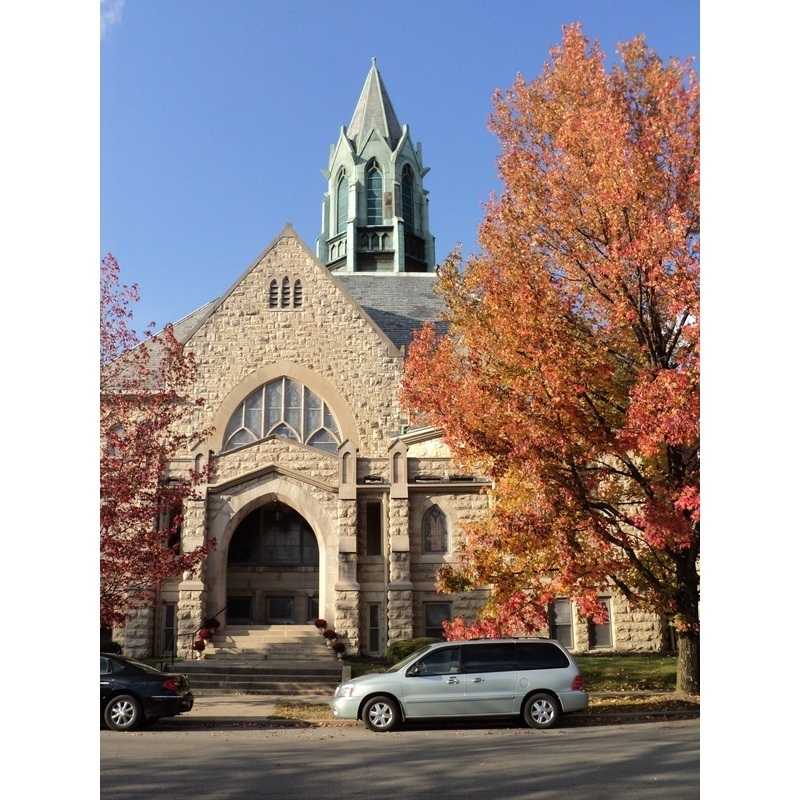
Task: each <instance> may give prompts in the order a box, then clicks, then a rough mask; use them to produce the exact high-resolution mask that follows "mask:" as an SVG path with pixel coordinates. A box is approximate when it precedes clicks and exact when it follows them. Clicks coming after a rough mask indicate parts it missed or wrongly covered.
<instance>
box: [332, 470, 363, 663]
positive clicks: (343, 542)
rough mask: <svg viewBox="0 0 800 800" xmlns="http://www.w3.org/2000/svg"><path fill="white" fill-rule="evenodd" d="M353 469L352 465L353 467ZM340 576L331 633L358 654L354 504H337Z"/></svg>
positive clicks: (340, 502) (357, 590)
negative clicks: (336, 635)
mask: <svg viewBox="0 0 800 800" xmlns="http://www.w3.org/2000/svg"><path fill="white" fill-rule="evenodd" d="M353 468H354V469H355V465H354V467H353ZM338 517H339V558H338V567H339V575H338V579H337V582H336V619H335V620H334V629H335V630H336V632H337V633H338V634H339V638H340V640H341V641H343V642H344V644H345V645H346V646H347V652H348V653H357V652H358V650H359V624H358V600H359V588H360V587H359V585H358V573H357V568H358V548H357V541H358V540H357V536H356V501H355V499H352V500H342V499H340V500H339V501H338Z"/></svg>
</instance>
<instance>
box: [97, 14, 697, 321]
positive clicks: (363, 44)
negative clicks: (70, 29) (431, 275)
mask: <svg viewBox="0 0 800 800" xmlns="http://www.w3.org/2000/svg"><path fill="white" fill-rule="evenodd" d="M103 6H104V9H105V11H106V16H105V23H106V24H105V25H104V32H103V38H102V41H101V70H102V71H101V78H102V88H101V98H102V106H101V125H102V129H101V136H102V146H101V157H102V178H101V193H102V194H101V201H102V221H101V228H102V241H101V249H102V252H103V253H105V252H108V251H111V252H112V253H113V254H114V255H115V256H116V257H117V259H118V260H119V261H120V263H121V265H122V270H123V278H124V279H125V280H126V281H129V282H130V281H136V282H138V283H139V285H140V286H141V290H142V301H141V303H140V304H139V308H138V311H137V316H136V325H137V327H139V328H141V327H143V326H144V324H145V323H147V322H148V321H150V320H154V321H155V322H156V323H157V324H158V325H159V326H160V325H161V324H163V323H164V322H167V321H169V320H173V321H174V320H176V319H179V318H180V317H181V316H183V315H185V314H186V313H188V312H189V311H191V310H192V309H194V308H196V307H198V306H200V305H202V304H203V303H205V302H206V301H208V300H210V299H211V298H213V297H216V296H218V295H219V294H220V293H222V292H224V291H225V290H226V289H227V288H228V287H229V286H230V284H231V283H232V282H233V281H234V280H235V279H236V278H237V277H238V276H239V275H240V274H241V272H242V271H243V270H244V269H245V267H246V266H247V265H248V264H249V263H250V262H251V261H252V260H253V259H254V258H255V257H256V256H257V255H258V253H259V252H260V251H261V249H263V247H265V246H266V245H267V244H268V243H269V242H270V241H271V240H272V238H273V237H274V236H275V235H276V234H277V233H278V231H279V230H280V229H281V228H282V227H283V225H284V223H286V222H287V221H291V222H292V224H293V225H294V226H295V228H296V229H297V231H298V233H299V234H300V235H301V236H302V237H303V238H304V239H305V240H306V242H307V243H308V244H309V245H310V246H312V247H313V245H314V241H315V238H316V235H317V233H318V230H319V220H320V202H321V199H322V194H323V191H324V188H325V184H324V180H323V177H322V175H321V174H320V170H321V169H322V168H323V167H325V165H326V161H327V156H328V149H329V146H330V144H331V143H333V142H334V141H335V140H336V137H337V134H338V129H339V126H340V125H342V124H347V122H349V120H350V115H351V114H352V111H353V107H354V105H355V102H356V99H357V98H358V94H359V91H360V89H361V85H362V83H363V81H364V78H365V76H366V73H367V70H368V68H369V63H370V57H372V56H376V57H377V59H378V64H379V67H380V70H381V73H382V75H383V78H384V81H385V83H386V86H387V89H388V91H389V94H390V96H391V98H392V102H393V105H394V107H395V110H396V111H397V114H398V117H399V118H400V121H401V122H405V123H408V124H409V126H410V128H411V134H412V137H413V139H414V140H415V141H422V144H423V153H424V157H425V160H426V162H427V164H428V166H430V167H431V171H430V173H429V174H428V176H427V177H426V182H425V185H426V188H427V189H428V190H429V191H430V199H431V206H430V215H431V227H432V229H433V232H434V234H435V236H436V249H437V258H438V260H441V259H442V258H443V257H444V256H445V255H446V254H447V252H448V251H449V250H450V249H451V248H452V247H453V246H454V245H455V244H456V243H457V242H463V244H464V246H465V249H466V251H467V252H469V251H470V250H472V249H474V247H475V235H476V229H477V226H478V224H479V222H480V220H481V217H482V204H483V202H484V201H485V200H486V198H487V197H488V195H489V193H490V192H491V191H492V190H493V189H497V188H498V186H499V184H498V181H497V171H496V165H495V158H496V155H497V146H496V141H495V139H494V137H493V136H492V134H490V133H489V132H488V130H487V127H486V123H487V118H488V115H489V111H490V98H491V94H492V91H493V90H494V89H495V88H498V87H503V88H504V87H507V86H509V85H510V83H511V82H512V81H513V79H514V76H515V75H516V73H517V72H521V73H522V74H523V75H524V76H525V77H526V78H528V79H530V78H533V77H535V76H536V75H537V74H538V73H539V72H540V70H541V67H542V65H543V63H544V62H545V60H546V59H547V55H548V49H549V48H550V47H551V46H552V45H554V44H556V43H557V42H558V41H559V39H560V35H561V26H562V25H563V24H565V23H567V22H572V21H581V22H582V23H583V25H584V30H585V32H586V33H587V35H589V36H590V37H591V38H598V39H599V40H600V42H601V44H602V46H603V48H604V49H605V51H606V53H607V54H609V55H612V54H613V50H614V46H615V45H616V44H617V43H618V42H620V41H624V40H626V39H629V38H631V37H632V36H634V35H636V34H638V33H644V34H645V35H646V36H647V39H648V42H649V43H650V44H651V45H652V46H653V47H655V49H656V50H657V51H658V52H659V54H660V55H661V56H662V57H665V58H666V57H669V56H677V57H680V58H685V57H688V56H692V57H695V58H697V57H698V55H699V16H698V14H699V12H698V4H697V2H696V0H670V1H669V2H666V1H665V0H647V2H643V1H642V0H633V1H631V2H629V1H628V0H624V1H623V0H614V1H613V2H606V1H605V0H583V1H582V2H578V1H576V2H557V3H553V2H543V1H539V0H529V1H528V2H521V1H519V0H495V2H476V1H473V0H461V2H449V1H448V2H430V1H429V2H406V3H403V4H400V5H395V6H380V5H374V4H369V3H363V2H361V3H354V2H348V1H347V0H340V1H339V2H337V3H336V4H331V3H323V2H311V1H310V0H304V1H301V0H296V1H295V2H267V1H266V0H260V1H256V0H231V2H226V3H220V2H218V1H214V0H127V2H126V1H125V0H103ZM382 12H383V13H382Z"/></svg>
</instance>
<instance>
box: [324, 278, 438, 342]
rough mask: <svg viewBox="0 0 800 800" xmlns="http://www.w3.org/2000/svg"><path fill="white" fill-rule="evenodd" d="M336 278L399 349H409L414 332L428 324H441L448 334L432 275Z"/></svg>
mask: <svg viewBox="0 0 800 800" xmlns="http://www.w3.org/2000/svg"><path fill="white" fill-rule="evenodd" d="M333 277H334V278H335V279H336V280H337V281H339V283H341V284H342V286H344V287H345V289H347V291H348V292H349V293H350V295H351V297H352V298H353V299H354V300H355V301H356V302H357V303H358V304H359V305H360V306H361V307H362V308H363V309H364V311H366V312H367V314H369V315H370V317H372V320H373V321H374V322H375V324H376V325H377V326H378V327H379V328H380V329H381V330H382V331H383V332H384V333H385V334H386V335H387V336H388V337H389V339H391V341H392V343H393V344H394V345H395V346H397V347H407V346H408V344H409V343H410V342H411V337H412V336H413V334H414V331H415V330H417V329H418V328H421V327H422V325H423V323H425V322H434V323H437V324H436V328H437V330H438V331H439V332H440V333H441V332H444V329H445V327H446V326H445V323H443V322H441V318H442V310H443V308H444V304H443V302H442V300H441V299H440V298H439V296H438V295H436V294H435V293H434V291H433V284H434V278H435V276H434V275H433V274H431V273H425V274H422V273H413V272H400V273H394V274H391V275H374V274H372V275H370V274H365V273H357V274H348V275H337V274H336V273H333Z"/></svg>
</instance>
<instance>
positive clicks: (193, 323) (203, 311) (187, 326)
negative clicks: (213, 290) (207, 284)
mask: <svg viewBox="0 0 800 800" xmlns="http://www.w3.org/2000/svg"><path fill="white" fill-rule="evenodd" d="M221 299H222V298H220V297H217V298H216V299H214V300H211V301H209V302H208V303H206V304H205V305H204V306H200V308H196V309H195V310H194V311H192V312H191V313H190V314H187V315H186V316H185V317H183V318H182V319H179V320H178V321H177V322H176V323H175V324H174V325H173V326H172V332H173V333H174V334H175V338H176V339H177V340H178V341H179V342H181V343H184V342H186V341H187V340H188V339H189V337H190V336H191V335H192V334H193V333H194V332H195V331H196V330H197V329H198V328H199V327H200V326H201V325H202V324H203V323H204V322H205V321H206V320H207V319H208V318H209V317H210V316H211V312H212V311H213V310H214V309H215V308H216V307H217V304H218V303H219V301H220V300H221Z"/></svg>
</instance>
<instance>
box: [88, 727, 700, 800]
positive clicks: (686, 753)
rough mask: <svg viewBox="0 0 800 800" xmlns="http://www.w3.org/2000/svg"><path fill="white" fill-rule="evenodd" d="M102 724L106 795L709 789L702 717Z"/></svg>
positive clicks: (557, 794) (645, 795)
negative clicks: (371, 726) (528, 724)
mask: <svg viewBox="0 0 800 800" xmlns="http://www.w3.org/2000/svg"><path fill="white" fill-rule="evenodd" d="M187 721H188V718H187V719H185V720H184V719H181V720H175V721H172V722H170V723H163V724H160V725H158V726H156V727H154V728H153V729H152V730H144V731H140V732H134V733H127V734H119V733H113V732H110V731H103V732H102V733H101V778H100V783H101V791H102V797H103V798H104V800H142V798H146V797H159V796H163V797H167V798H169V800H184V799H185V800H189V798H191V800H223V799H224V800H240V799H241V800H245V799H247V800H249V799H250V798H282V800H294V799H297V798H348V800H354V799H355V798H378V797H398V798H401V797H402V798H403V800H406V799H407V798H430V797H435V798H437V800H445V798H464V797H469V798H484V797H486V798H489V797H491V798H494V799H495V800H505V798H537V799H539V798H542V799H545V798H554V799H555V798H563V797H567V796H568V797H569V798H570V800H580V799H581V798H586V799H587V800H589V799H591V800H602V799H603V798H609V799H610V798H621V797H627V798H632V799H633V800H651V799H655V798H664V800H680V799H681V798H695V797H698V796H699V721H698V720H684V721H672V722H649V723H638V724H627V725H605V726H599V727H589V728H559V729H556V730H552V731H533V730H528V729H527V728H524V727H521V726H519V725H517V724H513V723H491V722H489V723H483V724H481V725H476V724H475V723H457V722H453V723H447V724H438V723H437V724H427V725H417V726H415V727H414V728H413V729H403V730H401V731H399V732H396V733H389V734H374V733H370V732H368V731H365V730H364V729H363V728H361V727H354V728H316V727H310V728H305V729H302V728H301V729H297V728H293V729H288V730H274V729H273V730H270V729H258V728H254V729H250V730H240V729H239V730H237V729H229V730H225V729H222V730H208V729H203V728H201V727H192V726H185V725H184V727H183V728H182V727H181V724H182V723H184V722H187Z"/></svg>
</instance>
